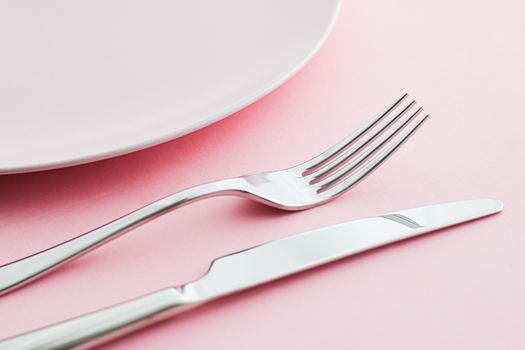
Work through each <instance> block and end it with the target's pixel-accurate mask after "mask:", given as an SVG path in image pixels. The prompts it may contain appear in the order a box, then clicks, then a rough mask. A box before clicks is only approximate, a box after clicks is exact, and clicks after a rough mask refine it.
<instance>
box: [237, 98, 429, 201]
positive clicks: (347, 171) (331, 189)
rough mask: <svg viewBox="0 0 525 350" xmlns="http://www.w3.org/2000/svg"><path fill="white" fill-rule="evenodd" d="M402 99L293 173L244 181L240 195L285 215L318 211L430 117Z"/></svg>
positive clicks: (275, 173) (259, 175) (286, 171)
mask: <svg viewBox="0 0 525 350" xmlns="http://www.w3.org/2000/svg"><path fill="white" fill-rule="evenodd" d="M407 97H408V95H407V94H403V95H402V96H400V97H399V98H398V99H396V100H395V101H394V102H393V103H391V104H390V105H388V106H387V107H386V108H385V109H384V110H383V111H382V112H381V113H379V114H378V115H376V116H375V117H374V118H372V119H371V120H370V121H368V122H367V123H366V124H365V125H363V126H362V127H361V128H359V129H358V130H356V131H355V132H354V133H352V134H351V135H349V136H347V137H346V138H345V139H343V140H341V141H340V142H338V143H337V144H335V145H334V146H332V147H330V148H329V149H327V150H326V151H324V152H323V153H321V154H320V155H318V156H317V157H314V158H312V159H310V160H308V161H306V162H304V163H301V164H299V165H296V166H294V167H291V168H288V169H284V170H278V171H272V172H263V173H257V174H252V175H246V176H243V177H242V179H243V180H244V181H243V182H245V186H243V187H244V188H245V190H246V191H245V192H244V195H245V196H248V197H250V198H252V199H254V200H256V201H259V202H263V203H264V204H267V205H270V206H273V207H277V208H279V209H284V210H303V209H308V208H312V207H316V206H319V205H322V204H324V203H326V202H328V201H330V200H332V199H334V198H336V197H338V196H340V195H341V194H343V193H345V192H346V191H348V190H349V189H351V188H352V187H353V186H355V185H356V184H358V183H359V182H360V181H362V180H363V179H364V178H366V176H368V175H369V174H371V173H372V172H373V171H374V170H375V169H377V168H378V167H379V166H380V165H381V164H383V163H384V161H385V160H386V159H388V157H389V156H390V155H392V154H393V153H394V152H395V151H396V150H397V149H399V147H400V146H401V145H402V144H403V143H404V142H405V141H406V140H407V139H408V138H409V137H410V136H411V135H413V134H414V133H415V131H416V130H417V129H418V128H419V127H420V126H421V125H422V124H423V123H424V122H425V121H426V120H427V118H428V117H429V115H428V114H427V115H422V113H421V112H422V110H423V109H422V108H417V109H416V108H415V105H416V102H415V101H414V100H413V101H410V102H408V103H407V102H406V100H407Z"/></svg>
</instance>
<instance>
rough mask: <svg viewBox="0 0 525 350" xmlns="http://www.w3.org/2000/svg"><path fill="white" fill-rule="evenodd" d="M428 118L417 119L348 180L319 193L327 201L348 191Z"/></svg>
mask: <svg viewBox="0 0 525 350" xmlns="http://www.w3.org/2000/svg"><path fill="white" fill-rule="evenodd" d="M428 117H429V115H428V114H427V115H425V116H424V117H418V118H416V121H415V122H414V123H413V125H411V126H410V127H407V128H406V129H405V130H403V131H402V132H401V133H400V134H399V136H397V137H396V138H395V139H394V140H393V141H392V142H391V143H390V144H389V145H388V146H386V147H385V148H383V149H382V150H381V151H380V152H379V153H377V155H376V156H374V157H373V158H372V159H370V160H369V161H368V162H366V163H365V164H364V165H363V166H362V167H361V168H359V169H358V170H357V171H356V172H355V173H353V174H352V175H351V176H349V177H348V178H347V179H345V180H344V181H342V182H340V183H339V184H337V185H335V186H331V187H330V186H325V187H321V188H319V189H318V191H317V192H318V193H319V194H321V195H323V196H324V197H326V199H330V198H332V197H335V196H339V195H341V194H343V193H344V192H346V191H348V190H349V189H350V188H352V187H353V186H355V185H356V184H358V183H359V182H361V181H362V180H363V179H364V178H366V177H367V176H368V175H370V174H371V173H372V172H373V171H374V170H376V169H377V168H378V167H379V166H380V165H381V164H383V163H384V161H385V160H387V159H388V158H389V157H390V156H391V155H392V154H393V153H394V152H395V151H396V150H397V149H399V147H400V146H401V145H402V144H403V143H404V142H405V141H406V140H408V138H410V136H412V135H413V134H414V133H415V132H416V130H417V129H418V128H419V127H420V126H421V125H422V124H423V123H424V122H425V121H426V120H427V119H428Z"/></svg>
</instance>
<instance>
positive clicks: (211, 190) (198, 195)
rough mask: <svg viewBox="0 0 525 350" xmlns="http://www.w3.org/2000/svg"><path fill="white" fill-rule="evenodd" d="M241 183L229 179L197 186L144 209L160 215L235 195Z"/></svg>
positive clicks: (237, 179) (239, 189)
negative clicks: (213, 198) (207, 199)
mask: <svg viewBox="0 0 525 350" xmlns="http://www.w3.org/2000/svg"><path fill="white" fill-rule="evenodd" d="M241 183H242V180H241V179H239V178H231V179H225V180H220V181H215V182H209V183H205V184H201V185H197V186H194V187H190V188H187V189H185V190H182V191H180V192H177V193H174V194H172V195H169V196H167V197H164V198H162V199H160V200H158V201H156V202H154V203H152V204H150V205H147V206H146V207H144V208H149V207H152V208H151V209H153V210H155V209H157V210H158V212H159V213H161V212H164V211H168V210H173V209H176V208H179V207H182V206H184V205H188V204H190V203H193V202H196V201H199V200H202V199H206V198H211V197H216V196H224V195H235V194H238V193H239V192H240V191H242V190H241V188H242V186H241Z"/></svg>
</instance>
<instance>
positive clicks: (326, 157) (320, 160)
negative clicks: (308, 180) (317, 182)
mask: <svg viewBox="0 0 525 350" xmlns="http://www.w3.org/2000/svg"><path fill="white" fill-rule="evenodd" d="M407 96H408V94H407V93H404V94H403V95H401V96H400V97H399V98H397V99H396V100H395V101H394V102H393V103H391V104H390V105H388V106H387V107H386V108H385V110H384V111H383V112H381V113H379V114H378V115H376V116H375V117H374V118H372V119H371V120H370V121H368V122H367V123H366V124H365V125H363V126H362V127H361V128H359V129H358V130H356V131H355V132H354V133H352V134H351V135H349V136H347V137H346V138H344V139H343V140H341V141H339V142H338V143H337V144H335V145H334V146H332V147H330V148H329V149H327V150H326V151H324V152H323V153H321V154H320V155H318V156H317V157H314V158H312V159H310V160H308V161H306V162H304V163H303V164H301V167H303V168H305V169H306V170H305V171H303V175H309V174H311V173H313V172H315V171H316V170H317V169H318V168H319V167H320V166H321V165H323V164H325V163H326V162H328V161H330V160H331V159H333V158H334V157H335V156H336V155H338V154H339V153H340V152H341V151H343V150H344V149H345V148H346V147H348V146H349V145H350V144H352V143H353V142H354V141H355V140H357V139H358V138H360V137H361V136H362V135H363V134H364V133H366V132H367V131H368V130H370V129H371V128H372V127H374V126H375V125H376V124H377V123H379V121H381V120H382V119H383V118H384V117H386V116H387V115H388V114H389V113H390V112H391V111H392V110H393V109H395V108H396V107H397V106H398V105H399V104H400V103H401V102H402V101H403V100H404V99H405V98H406V97H407Z"/></svg>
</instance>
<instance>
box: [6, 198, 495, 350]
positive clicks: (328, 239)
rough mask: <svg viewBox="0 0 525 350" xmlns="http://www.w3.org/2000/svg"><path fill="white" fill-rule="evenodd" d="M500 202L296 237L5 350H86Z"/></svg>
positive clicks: (446, 207) (425, 210) (18, 340)
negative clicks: (85, 349)
mask: <svg viewBox="0 0 525 350" xmlns="http://www.w3.org/2000/svg"><path fill="white" fill-rule="evenodd" d="M502 208H503V205H502V203H501V202H500V201H497V200H493V199H478V200H466V201H460V202H450V203H445V204H438V205H432V206H426V207H419V208H413V209H408V210H402V211H398V212H394V213H390V214H386V215H381V216H377V217H371V218H367V219H362V220H357V221H351V222H347V223H343V224H339V225H335V226H331V227H325V228H320V229H317V230H314V231H310V232H306V233H302V234H297V235H293V236H290V237H286V238H282V239H278V240H275V241H272V242H269V243H266V244H262V245H259V246H256V247H253V248H251V249H247V250H243V251H240V252H237V253H234V254H231V255H227V256H224V257H221V258H219V259H216V260H214V261H213V263H212V264H211V266H210V269H209V271H208V272H207V273H206V274H205V275H204V276H203V277H202V278H200V279H198V280H196V281H193V282H190V283H187V284H184V285H182V286H179V287H172V288H167V289H164V290H161V291H158V292H155V293H152V294H149V295H146V296H142V297H139V298H137V299H134V300H131V301H128V302H125V303H122V304H118V305H116V306H112V307H109V308H106V309H103V310H100V311H96V312H94V313H91V314H88V315H85V316H80V317H78V318H74V319H71V320H68V321H64V322H62V323H58V324H55V325H52V326H49V327H45V328H41V329H39V330H36V331H33V332H29V333H26V334H22V335H20V336H16V337H13V338H9V339H6V340H4V341H0V350H4V349H5V350H15V349H16V350H36V349H46V350H53V349H70V348H77V347H82V348H86V347H89V346H93V345H98V344H100V343H102V342H104V341H108V340H111V339H114V338H116V337H119V336H122V335H124V334H126V333H129V332H132V331H135V330H137V329H139V328H142V327H145V326H148V325H150V324H152V323H155V322H157V321H160V320H163V319H165V318H168V317H170V316H173V315H175V314H177V313H180V312H181V311H184V310H186V309H189V308H192V307H195V306H198V305H200V304H203V303H205V302H208V301H211V300H213V299H216V298H219V297H223V296H225V295H228V294H232V293H235V292H238V291H241V290H243V289H247V288H251V287H254V286H257V285H260V284H263V283H266V282H270V281H273V280H276V279H278V278H281V277H285V276H288V275H291V274H294V273H297V272H300V271H303V270H307V269H310V268H313V267H316V266H319V265H322V264H326V263H329V262H331V261H334V260H337V259H341V258H344V257H347V256H350V255H353V254H356V253H359V252H363V251H366V250H369V249H372V248H375V247H379V246H382V245H385V244H388V243H392V242H396V241H399V240H403V239H407V238H411V237H414V236H418V235H421V234H424V233H427V232H431V231H434V230H438V229H441V228H444V227H447V226H451V225H455V224H459V223H462V222H465V221H469V220H473V219H476V218H480V217H483V216H487V215H491V214H494V213H497V212H499V211H501V210H502Z"/></svg>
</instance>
